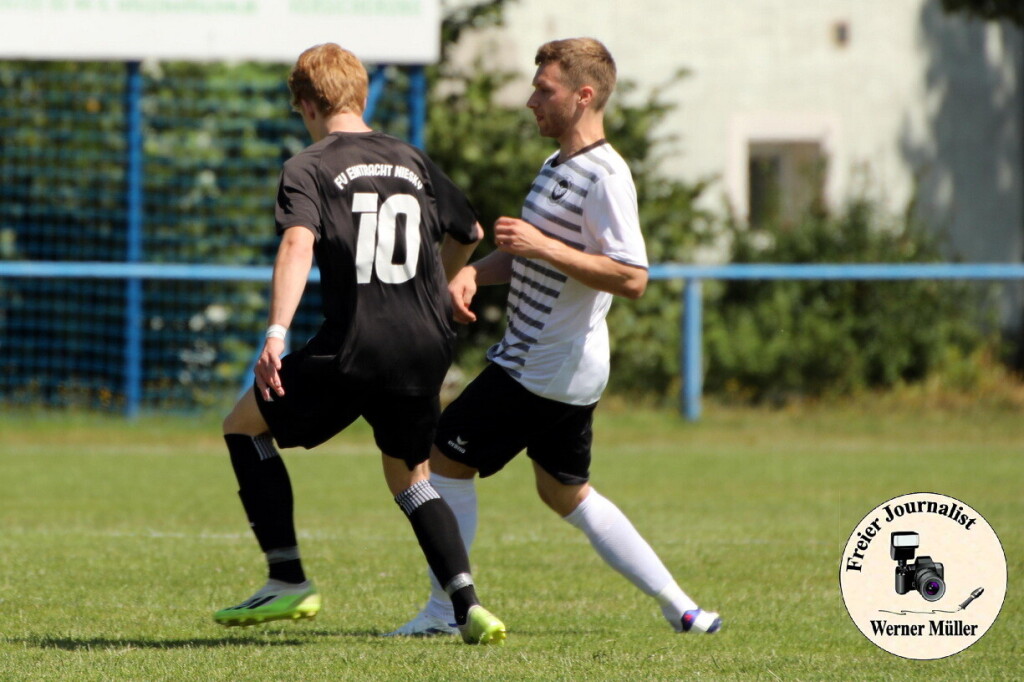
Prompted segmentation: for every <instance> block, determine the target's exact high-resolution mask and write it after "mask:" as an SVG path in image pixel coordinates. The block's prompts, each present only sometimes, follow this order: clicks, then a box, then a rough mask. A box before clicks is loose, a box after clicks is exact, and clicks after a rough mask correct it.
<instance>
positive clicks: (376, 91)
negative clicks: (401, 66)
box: [363, 64, 388, 124]
mask: <svg viewBox="0 0 1024 682" xmlns="http://www.w3.org/2000/svg"><path fill="white" fill-rule="evenodd" d="M387 82H388V67H387V64H378V65H377V66H376V68H374V69H373V71H371V72H370V83H369V86H368V90H367V93H366V111H364V112H363V120H364V121H366V123H367V124H369V123H370V120H371V119H372V118H373V116H374V114H376V113H377V105H378V104H379V103H380V98H381V96H382V95H383V94H384V86H385V85H387Z"/></svg>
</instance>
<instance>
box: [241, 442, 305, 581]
mask: <svg viewBox="0 0 1024 682" xmlns="http://www.w3.org/2000/svg"><path fill="white" fill-rule="evenodd" d="M224 442H225V443H227V446H228V452H229V453H230V455H231V466H232V467H233V468H234V470H235V477H236V478H237V479H238V496H239V498H241V500H242V507H243V508H244V509H245V514H246V516H247V517H248V518H249V525H250V526H251V527H252V531H253V533H254V534H255V535H256V541H257V542H259V545H260V549H262V550H263V552H264V553H265V554H268V566H269V569H270V570H269V573H270V577H271V578H273V579H275V580H282V581H284V582H289V583H301V582H303V581H304V580H305V579H306V576H305V573H304V572H303V570H302V561H301V559H299V557H298V542H297V541H296V539H295V522H294V517H293V507H294V500H293V498H292V484H291V480H290V479H289V477H288V470H287V469H286V468H285V466H284V461H283V460H282V459H281V457H280V455H279V454H278V452H277V449H276V448H274V444H273V442H272V441H271V439H270V436H268V435H263V436H256V437H255V438H253V437H251V436H244V435H241V434H228V435H226V436H224Z"/></svg>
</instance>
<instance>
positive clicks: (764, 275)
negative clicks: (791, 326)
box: [0, 261, 1024, 421]
mask: <svg viewBox="0 0 1024 682" xmlns="http://www.w3.org/2000/svg"><path fill="white" fill-rule="evenodd" d="M272 271H273V269H272V268H271V267H270V266H235V265H190V264H182V263H89V262H44V261H0V278H4V277H18V278H63V279H122V278H123V279H125V280H126V281H131V280H140V281H141V280H203V281H248V282H269V281H270V277H271V274H272ZM650 276H651V279H652V280H673V279H677V280H683V282H684V287H683V296H682V306H683V308H682V313H683V314H682V321H681V332H682V342H681V344H680V345H681V349H680V353H681V354H680V364H681V366H682V388H681V389H680V410H681V412H682V413H683V415H684V416H685V417H686V418H687V419H688V420H690V421H696V420H698V419H699V418H700V414H701V393H702V388H703V352H702V350H703V348H702V346H703V341H702V336H703V296H702V283H703V281H704V280H707V279H734V280H911V279H938V280H989V281H993V280H995V281H998V280H1024V263H903V264H896V263H858V264H831V263H820V264H818V263H815V264H768V263H765V264H760V263H757V264H753V263H752V264H734V265H680V264H675V263H664V264H660V265H653V266H651V269H650ZM319 279H320V273H319V271H318V270H316V269H315V268H314V269H313V271H312V272H311V273H310V280H311V281H314V282H316V281H319ZM128 376H129V377H130V380H131V381H133V382H138V381H141V378H140V377H141V372H137V371H133V372H131V373H130V374H129V375H128ZM139 395H141V387H140V386H130V387H128V390H126V396H139ZM134 399H136V400H137V398H134ZM126 409H127V412H128V413H129V414H134V412H135V411H136V410H137V409H138V404H137V403H136V404H134V405H133V404H129V405H128V406H127V408H126Z"/></svg>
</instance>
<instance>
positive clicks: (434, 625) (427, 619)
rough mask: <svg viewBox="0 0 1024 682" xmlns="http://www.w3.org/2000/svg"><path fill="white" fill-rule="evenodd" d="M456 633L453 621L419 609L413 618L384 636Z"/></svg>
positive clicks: (435, 635)
mask: <svg viewBox="0 0 1024 682" xmlns="http://www.w3.org/2000/svg"><path fill="white" fill-rule="evenodd" d="M457 634H459V629H458V628H457V627H456V626H455V624H454V623H449V622H448V621H446V620H444V619H443V618H438V617H437V616H430V615H427V614H426V613H424V612H422V611H420V612H419V613H417V614H416V617H415V618H413V619H412V620H410V621H409V622H408V623H406V624H405V625H403V626H402V627H400V628H398V629H397V630H393V631H391V632H388V633H387V634H385V635H384V637H437V636H440V635H457Z"/></svg>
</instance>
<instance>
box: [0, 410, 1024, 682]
mask: <svg viewBox="0 0 1024 682" xmlns="http://www.w3.org/2000/svg"><path fill="white" fill-rule="evenodd" d="M1022 455H1024V428H1022V423H1021V418H1020V415H1019V414H1018V413H1015V412H1009V411H987V412H986V411H979V410H973V411H967V412H951V411H945V412H942V411H917V412H914V411H901V410H892V409H889V408H885V407H872V406H871V405H862V406H860V407H859V408H852V407H847V408H833V409H829V408H804V409H800V410H795V411H779V412H772V411H758V410H727V409H724V408H715V407H714V406H711V407H710V408H709V409H708V410H707V414H706V415H705V417H704V418H703V420H702V421H701V422H700V423H699V424H687V423H685V422H683V421H682V420H680V419H679V417H678V416H677V415H676V414H674V413H672V412H657V411H650V410H626V409H623V408H619V409H602V410H599V412H598V423H597V431H596V451H595V463H594V466H593V475H594V478H593V482H594V485H595V487H596V488H598V489H599V490H601V491H602V492H603V493H604V494H605V495H606V496H607V497H609V498H611V499H612V500H614V501H615V502H616V503H617V504H618V505H619V506H620V507H621V508H622V509H623V510H624V511H625V512H626V513H627V514H628V515H629V516H630V517H631V519H632V520H633V522H634V524H635V525H636V526H637V527H638V528H639V529H640V531H641V532H642V533H643V534H644V535H645V536H646V537H647V539H648V540H649V541H650V542H651V544H652V545H653V546H654V548H655V549H656V550H657V551H658V552H659V554H660V555H661V556H662V558H663V559H664V560H665V563H666V564H667V565H668V566H669V567H670V568H671V569H672V571H673V573H674V574H675V575H676V577H677V578H678V580H679V582H680V583H681V584H682V586H683V588H684V589H685V590H687V591H688V592H689V593H690V594H691V595H693V596H694V597H695V598H697V599H698V600H699V601H700V602H701V603H702V604H705V605H707V606H709V607H712V608H716V609H719V610H721V612H722V614H723V617H724V618H725V628H724V630H723V631H722V633H720V634H719V635H716V636H714V637H682V636H676V635H674V634H673V633H671V631H670V630H669V628H668V626H667V625H666V624H665V623H664V621H663V620H662V619H661V616H660V613H659V611H658V609H657V608H656V607H655V605H654V604H653V602H652V601H651V600H649V599H647V598H646V597H643V596H642V595H640V594H639V593H638V592H637V591H636V590H635V589H634V588H633V587H632V586H630V585H629V584H628V583H627V582H626V581H625V580H623V579H622V578H621V577H619V576H618V575H616V574H615V573H613V572H612V571H611V570H609V569H608V568H606V567H605V566H604V565H603V564H602V563H600V561H599V560H598V559H597V557H596V555H595V554H594V553H593V551H592V550H591V549H590V547H589V545H588V544H587V543H586V541H585V539H584V538H583V536H582V535H581V534H579V533H578V532H577V531H576V530H575V529H573V528H571V527H570V526H569V525H568V524H566V523H564V522H562V521H560V520H559V519H557V518H556V517H555V516H554V514H552V513H551V512H550V511H548V510H547V509H546V508H544V507H543V506H542V505H541V503H540V502H539V501H538V500H537V499H536V495H535V493H534V491H533V486H532V480H531V478H532V476H531V473H530V468H529V464H528V461H526V460H525V459H522V458H521V459H519V460H517V461H515V462H514V463H513V464H512V465H511V466H510V467H509V468H508V469H507V470H506V471H505V472H503V473H502V474H501V475H499V476H497V477H496V478H494V479H488V480H486V481H483V482H481V484H480V486H479V490H480V499H481V503H482V505H481V511H480V532H479V535H478V541H477V545H476V547H475V549H474V553H473V560H474V566H475V574H476V578H477V582H478V584H479V588H480V593H481V596H482V597H483V598H484V601H485V603H487V605H488V606H489V607H491V608H492V609H493V610H494V611H495V612H497V613H498V614H499V615H500V616H501V617H502V618H503V619H504V620H505V621H506V623H507V624H508V625H509V626H510V630H511V633H510V637H509V641H508V643H507V645H506V646H504V647H500V648H498V647H494V648H488V647H468V646H465V645H462V644H461V643H460V642H458V641H457V640H456V639H454V638H452V639H445V640H442V641H439V640H393V639H384V638H380V637H377V636H376V634H377V633H379V632H384V631H387V630H389V629H392V628H394V627H395V626H397V625H399V624H401V623H402V622H404V621H405V620H406V619H407V618H408V617H410V616H411V615H412V614H413V613H415V611H416V610H417V608H418V607H419V606H420V604H421V602H422V600H423V598H424V597H425V587H424V583H425V579H424V569H423V563H422V560H421V557H420V554H419V549H418V547H417V546H416V544H415V541H414V539H413V536H412V532H411V530H410V529H409V527H408V525H407V524H406V522H405V520H404V519H403V517H402V514H401V512H400V511H399V510H398V508H397V507H396V506H395V504H394V503H393V502H391V500H390V499H389V496H388V493H387V490H386V487H385V485H384V482H383V477H382V475H381V473H380V463H379V456H378V455H377V454H376V452H375V450H374V448H373V445H372V439H371V437H370V434H369V433H368V430H367V429H366V428H365V427H364V426H361V425H357V426H356V427H354V428H353V429H352V430H351V431H349V432H347V433H346V434H343V435H342V436H340V437H339V438H336V439H335V440H334V441H332V442H331V443H329V444H328V445H326V446H324V447H322V448H320V449H318V450H316V451H313V452H310V453H307V452H298V451H296V452H288V453H287V454H286V459H287V461H288V463H289V467H290V472H291V475H292V480H293V484H294V487H295V490H296V496H297V512H296V513H297V519H298V525H299V529H300V542H301V544H302V549H303V554H304V556H305V558H306V565H307V568H308V570H309V571H310V573H311V574H312V575H313V577H315V579H316V580H317V582H318V584H319V586H320V588H321V592H322V593H323V594H324V600H325V606H324V611H323V612H322V613H321V615H320V616H319V617H318V618H317V619H316V620H314V621H305V622H302V623H287V624H278V625H271V626H263V627H258V628H246V629H223V628H220V627H218V626H217V625H215V624H214V623H213V622H212V620H211V617H210V616H211V615H212V612H213V611H214V610H216V609H217V608H220V607H222V606H225V605H227V604H230V603H234V602H237V601H238V600H239V599H240V598H242V597H245V596H247V595H248V593H249V592H250V591H251V590H253V589H255V588H256V587H258V586H259V585H260V584H261V583H262V580H263V567H262V560H261V556H260V555H259V552H258V550H257V548H256V545H255V542H254V541H253V539H252V538H251V537H250V535H249V531H248V528H247V527H246V524H245V522H244V517H243V515H242V511H241V505H240V504H239V502H238V500H237V498H236V496H235V484H234V480H233V475H232V473H231V469H230V465H229V464H228V461H227V457H226V454H225V452H224V449H223V444H222V441H221V439H220V436H219V425H218V421H217V418H216V417H214V416H210V417H209V418H200V419H195V418H192V419H190V418H185V417H178V416H168V417H160V418H156V417H145V418H142V419H139V420H137V421H135V422H131V423H128V422H123V421H120V420H118V419H115V418H107V417H96V416H88V415H71V416H69V415H53V414H34V413H15V414H7V415H4V416H0V473H2V479H0V480H2V482H3V490H4V493H3V495H0V560H2V571H0V680H20V679H27V680H75V681H79V680H119V679H131V680H481V679H501V680H640V679H657V680H675V679H713V680H718V679H763V680H775V679H782V680H819V679H837V680H847V679H852V680H860V679H922V680H939V679H982V680H988V679H992V680H999V679H1014V678H1021V677H1024V665H1022V664H1021V662H1020V660H1019V658H1018V657H1019V656H1020V654H1021V653H1022V640H1024V637H1022V631H1024V608H1022V607H1024V597H1022V596H1021V593H1020V591H1019V590H1017V589H1015V587H1016V584H1017V580H1018V578H1019V576H1021V575H1022V568H1024V496H1022V494H1021V493H1022V487H1024V486H1022V483H1024V457H1022ZM915 491H934V492H940V493H944V494H948V495H952V496H954V497H957V498H959V499H962V500H964V501H965V502H968V503H969V504H970V505H972V506H973V507H974V508H975V509H977V510H978V511H980V512H981V513H982V514H983V515H984V516H985V518H986V519H987V520H988V521H989V523H991V524H992V526H993V527H994V528H995V529H996V531H997V533H998V534H999V536H1000V538H1001V540H1002V543H1003V548H1004V551H1005V553H1006V556H1007V559H1008V563H1009V566H1008V571H1009V589H1008V594H1007V599H1006V602H1005V604H1004V606H1003V610H1002V613H1001V615H1000V617H999V619H998V620H997V621H996V623H995V625H994V626H993V627H992V629H991V630H990V631H989V632H988V634H987V635H986V636H985V637H984V638H982V639H981V640H980V641H979V642H977V643H976V644H975V645H974V646H973V647H971V648H970V649H968V650H967V651H965V652H963V653H961V654H959V655H957V656H953V657H951V658H947V659H943V660H939V661H930V662H923V661H912V660H904V659H900V658H897V657H895V656H892V655H890V654H888V653H886V652H884V651H882V650H880V649H878V648H876V647H875V646H874V645H873V644H871V643H870V642H868V640H866V639H865V638H864V637H863V636H862V635H861V634H860V633H859V632H858V631H857V629H856V628H855V626H854V625H853V623H852V621H851V620H850V619H849V617H848V616H847V614H846V611H845V608H844V607H843V603H842V598H841V595H840V592H839V587H838V583H839V581H838V568H839V563H840V560H841V555H842V552H843V547H844V545H845V543H846V539H847V537H848V536H849V534H850V533H851V531H852V530H853V529H854V526H855V525H856V524H857V523H858V521H859V520H860V519H861V517H862V516H863V515H864V514H865V513H867V512H868V511H870V510H871V509H872V508H873V507H874V506H875V505H877V504H879V503H880V502H882V501H884V500H887V499H889V498H891V497H895V496H897V495H901V494H904V493H908V492H915Z"/></svg>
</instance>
